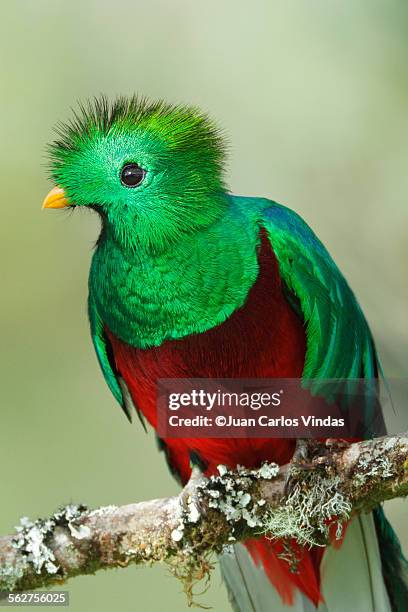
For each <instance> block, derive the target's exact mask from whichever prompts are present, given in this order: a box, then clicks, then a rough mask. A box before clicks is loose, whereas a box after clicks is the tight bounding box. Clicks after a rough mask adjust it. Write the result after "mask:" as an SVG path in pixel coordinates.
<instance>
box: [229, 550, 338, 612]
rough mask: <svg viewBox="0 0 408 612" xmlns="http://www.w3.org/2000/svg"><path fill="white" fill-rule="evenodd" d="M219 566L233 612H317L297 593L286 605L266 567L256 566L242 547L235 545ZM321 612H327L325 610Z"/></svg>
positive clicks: (320, 609) (308, 600)
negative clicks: (267, 573)
mask: <svg viewBox="0 0 408 612" xmlns="http://www.w3.org/2000/svg"><path fill="white" fill-rule="evenodd" d="M220 566H221V573H222V576H223V579H224V582H225V584H226V586H227V589H228V594H229V599H230V603H231V606H232V609H233V610H234V612H272V611H273V612H279V611H280V610H282V611H285V612H289V611H290V612H316V607H315V605H314V604H313V603H312V602H311V601H310V599H309V598H308V597H306V596H305V595H304V594H302V593H301V592H300V591H298V590H297V591H296V592H295V593H294V594H293V597H291V604H289V603H288V602H287V603H283V601H282V597H281V596H280V595H279V594H278V591H277V590H276V588H275V587H274V586H273V585H272V584H271V582H270V580H269V578H268V577H267V575H266V573H265V571H264V569H263V566H262V565H261V564H259V565H257V564H256V563H255V562H254V560H253V558H252V556H251V555H250V553H249V552H248V550H247V548H246V547H245V546H244V545H243V544H235V545H234V546H233V547H232V550H231V552H228V553H224V554H223V555H221V557H220ZM289 605H290V607H288V606H289ZM319 612H327V610H326V608H325V606H322V607H321V608H319Z"/></svg>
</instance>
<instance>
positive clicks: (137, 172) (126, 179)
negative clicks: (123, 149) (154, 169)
mask: <svg viewBox="0 0 408 612" xmlns="http://www.w3.org/2000/svg"><path fill="white" fill-rule="evenodd" d="M145 176H146V171H145V170H143V168H141V167H140V166H138V165H137V164H126V165H125V166H123V168H122V171H121V173H120V180H121V183H122V185H125V186H126V187H137V186H138V185H140V183H142V182H143V179H144V177H145Z"/></svg>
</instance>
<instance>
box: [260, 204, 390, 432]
mask: <svg viewBox="0 0 408 612" xmlns="http://www.w3.org/2000/svg"><path fill="white" fill-rule="evenodd" d="M262 225H263V226H264V227H265V229H266V231H267V233H268V236H269V239H270V241H271V245H272V248H273V251H274V253H275V255H276V257H277V260H278V264H279V270H280V274H281V277H282V280H283V281H284V283H285V285H286V287H287V289H288V290H289V292H290V293H292V294H293V295H294V296H296V298H297V299H298V300H299V304H300V308H301V311H302V314H303V318H304V322H305V326H306V338H307V350H306V358H305V366H304V371H303V379H304V380H313V381H314V382H312V383H311V385H312V389H314V390H315V392H319V387H320V384H323V383H320V382H319V381H323V380H327V379H359V378H368V379H374V378H376V377H377V373H378V369H379V364H378V358H377V355H376V350H375V346H374V342H373V338H372V335H371V332H370V329H369V327H368V324H367V321H366V319H365V317H364V314H363V312H362V310H361V308H360V306H359V304H358V302H357V300H356V298H355V296H354V294H353V292H352V291H351V289H350V287H349V286H348V284H347V282H346V280H345V278H344V277H343V275H342V274H341V272H340V271H339V269H338V267H337V266H336V264H335V263H334V261H333V260H332V258H331V257H330V255H329V253H328V252H327V250H326V249H325V247H324V246H323V244H322V243H321V242H320V240H319V239H318V238H317V236H316V235H315V234H314V233H313V231H312V230H311V229H310V227H309V226H308V225H307V224H306V223H305V222H304V221H303V220H302V219H301V218H300V217H299V215H297V214H296V213H295V212H293V211H291V210H290V209H288V208H286V207H284V206H281V205H279V204H276V203H275V202H271V206H270V207H266V208H265V209H264V212H263V215H262ZM320 388H321V387H320ZM369 416H370V418H371V419H372V417H373V414H370V415H369ZM380 420H381V419H380ZM378 426H379V428H380V430H382V429H383V424H378Z"/></svg>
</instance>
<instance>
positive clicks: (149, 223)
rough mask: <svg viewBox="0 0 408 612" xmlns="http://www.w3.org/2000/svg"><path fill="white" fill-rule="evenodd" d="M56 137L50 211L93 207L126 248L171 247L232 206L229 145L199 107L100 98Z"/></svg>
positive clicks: (52, 150)
mask: <svg viewBox="0 0 408 612" xmlns="http://www.w3.org/2000/svg"><path fill="white" fill-rule="evenodd" d="M57 131H58V135H59V139H58V140H57V141H55V142H54V143H53V144H52V145H51V146H50V170H51V177H52V180H53V181H54V183H55V185H56V187H55V188H54V189H53V190H52V191H51V192H50V193H49V194H48V196H47V197H46V199H45V200H44V205H43V206H44V208H63V207H64V208H65V207H67V206H69V207H77V206H81V207H88V208H92V209H94V210H96V211H97V212H98V213H99V214H100V216H101V218H102V221H103V226H104V229H105V230H109V231H111V233H112V235H113V237H114V238H115V239H116V240H117V241H119V242H120V243H121V244H123V246H125V247H129V248H132V249H137V248H145V249H155V250H161V249H163V248H166V246H168V245H169V244H170V243H171V242H174V241H176V240H177V239H178V238H180V236H181V235H182V234H185V233H191V232H194V231H198V230H199V229H200V228H202V227H206V226H209V225H210V224H212V223H213V222H214V221H215V220H216V219H218V218H219V217H220V216H221V215H222V214H223V212H224V210H225V208H226V206H227V198H226V192H225V186H224V184H223V163H224V155H225V146H224V143H223V139H222V138H221V136H220V133H219V132H218V130H217V129H216V127H215V125H214V124H213V123H212V121H211V120H210V119H208V117H206V116H205V115H204V114H202V113H201V112H200V111H198V110H197V109H195V108H189V107H182V106H170V105H168V104H165V103H164V102H156V103H149V102H148V101H146V100H145V99H138V98H136V97H132V98H118V99H117V100H116V101H114V102H113V103H112V104H109V103H108V101H107V100H106V99H105V98H103V97H102V98H99V99H95V100H94V101H93V102H91V103H88V104H87V105H86V106H81V107H80V111H79V112H78V113H75V114H74V118H73V120H72V121H71V122H70V123H67V124H60V125H59V126H58V127H57Z"/></svg>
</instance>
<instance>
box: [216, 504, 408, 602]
mask: <svg viewBox="0 0 408 612" xmlns="http://www.w3.org/2000/svg"><path fill="white" fill-rule="evenodd" d="M383 529H385V527H384V525H383ZM386 531H387V532H388V529H386ZM394 538H395V535H394ZM388 540H390V536H389V534H388ZM383 541H384V538H381V546H383ZM254 542H255V541H254ZM258 542H260V543H261V544H262V549H263V548H265V550H264V551H263V555H262V554H260V553H259V550H258V552H257V553H254V551H253V550H251V541H249V543H248V542H247V543H245V546H244V545H242V544H236V545H235V546H234V547H233V548H232V551H231V553H225V554H223V555H222V556H221V558H220V564H221V571H222V575H223V578H224V581H225V583H226V586H227V588H228V591H229V595H230V601H231V604H232V607H233V609H234V611H235V612H272V611H273V612H316V610H318V612H344V610H353V612H403V611H405V610H407V609H408V607H407V602H408V599H407V598H406V591H404V590H400V591H398V593H399V595H398V597H399V599H398V601H399V602H400V603H398V604H397V606H396V604H395V601H396V600H395V595H394V596H393V595H390V597H389V596H388V594H387V588H386V582H385V580H384V578H383V571H384V564H382V562H381V561H382V560H381V558H380V551H379V546H378V540H377V533H376V527H375V525H374V520H373V516H372V514H367V515H360V516H358V517H355V518H354V519H353V520H352V521H351V522H350V523H349V525H348V528H347V530H346V534H345V537H344V541H343V543H342V545H341V547H340V548H335V547H334V546H330V547H328V548H326V549H324V550H325V552H324V555H323V559H322V563H321V566H320V576H321V580H320V583H321V584H320V588H321V593H322V597H320V600H319V598H317V599H316V594H315V592H314V589H313V587H312V588H311V585H310V584H307V583H310V580H309V579H308V580H305V573H304V571H305V569H306V574H307V567H306V566H304V567H303V568H302V567H301V566H299V573H298V574H295V575H293V576H292V580H291V581H289V582H288V580H287V576H286V577H285V575H284V574H285V570H286V571H287V562H283V561H281V560H280V559H278V558H277V557H276V555H275V560H276V561H277V562H280V563H283V564H284V565H283V568H282V567H281V568H277V566H276V565H275V564H273V563H272V564H271V562H270V560H271V559H272V556H271V554H270V553H271V548H272V543H271V542H269V541H267V540H258ZM396 543H397V544H396ZM248 544H249V546H248ZM388 545H389V546H391V544H390V542H389V544H388ZM395 546H397V547H398V546H399V544H398V540H396V538H395V540H394V544H393V545H392V547H395ZM267 547H269V556H268V554H267V553H268V548H267ZM248 549H249V551H248ZM398 550H399V549H398ZM308 552H309V553H310V551H305V553H308ZM307 557H309V559H312V556H311V555H307V554H305V558H307ZM389 558H391V557H389ZM268 559H269V562H268ZM405 567H406V566H405ZM394 568H395V566H394ZM302 569H303V573H302ZM271 578H273V580H271ZM293 579H294V580H293ZM295 581H296V582H295ZM294 584H296V586H297V588H293V587H294ZM399 584H400V583H399ZM288 585H289V586H288ZM318 586H319V585H318ZM387 586H388V585H387ZM405 588H406V586H405ZM305 590H306V591H308V594H307V595H306V593H305ZM393 592H394V593H395V592H396V591H395V590H394V591H393ZM402 602H404V603H402ZM398 606H399V607H398Z"/></svg>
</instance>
